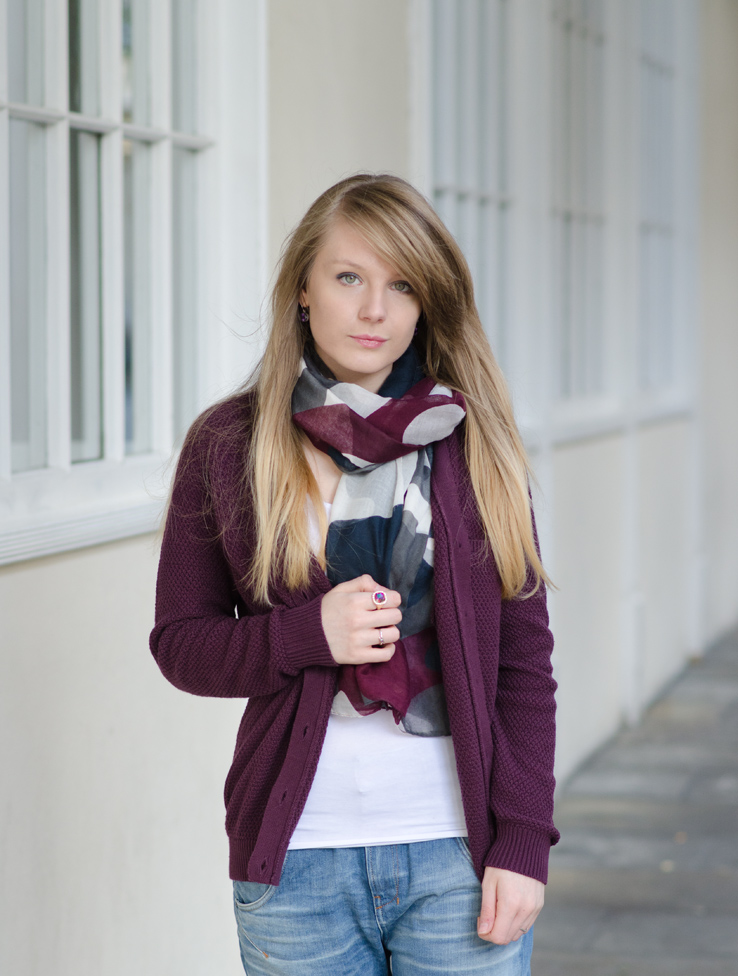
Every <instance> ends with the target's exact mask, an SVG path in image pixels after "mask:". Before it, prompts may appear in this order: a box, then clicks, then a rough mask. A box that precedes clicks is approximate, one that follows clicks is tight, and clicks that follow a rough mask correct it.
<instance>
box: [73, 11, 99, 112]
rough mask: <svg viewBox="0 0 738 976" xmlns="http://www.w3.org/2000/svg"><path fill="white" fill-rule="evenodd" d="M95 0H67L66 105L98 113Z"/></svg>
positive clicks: (76, 110) (75, 109)
mask: <svg viewBox="0 0 738 976" xmlns="http://www.w3.org/2000/svg"><path fill="white" fill-rule="evenodd" d="M98 26H99V21H98V8H97V0H69V108H70V109H71V110H72V112H83V113H84V114H85V115H97V113H98V112H99V110H100V103H99V97H98V87H99V86H98V76H99V62H98V49H99V43H98Z"/></svg>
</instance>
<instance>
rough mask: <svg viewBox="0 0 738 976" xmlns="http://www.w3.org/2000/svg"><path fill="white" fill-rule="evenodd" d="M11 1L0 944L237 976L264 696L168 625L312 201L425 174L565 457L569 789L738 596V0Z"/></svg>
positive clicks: (0, 187)
mask: <svg viewBox="0 0 738 976" xmlns="http://www.w3.org/2000/svg"><path fill="white" fill-rule="evenodd" d="M0 27H2V29H0V563H1V564H0V619H1V621H2V623H0V635H1V640H0V700H1V701H2V708H0V755H1V756H2V769H3V770H4V772H5V776H4V777H3V786H2V788H1V790H0V795H2V807H1V809H2V829H1V830H0V844H1V845H2V857H1V858H0V864H2V865H3V869H2V872H1V874H2V883H1V884H0V899H1V904H2V911H3V917H4V919H5V923H6V924H5V926H4V929H5V934H4V935H3V937H2V941H1V942H0V969H1V970H2V971H4V972H5V971H7V972H24V973H29V974H35V973H38V974H41V973H47V972H55V973H58V974H60V976H66V974H70V976H71V974H72V973H74V974H75V976H79V974H80V973H93V972H94V973H95V974H104V976H118V974H120V976H122V974H123V973H128V972H130V971H131V969H132V968H133V967H134V966H135V967H137V968H139V969H143V970H144V971H148V970H150V971H151V972H157V973H169V972H171V973H175V972H176V973H178V974H183V973H193V974H194V973H201V972H210V971H213V972H215V971H217V972H219V973H224V974H228V973H232V974H234V976H235V974H236V973H238V972H240V962H239V960H238V950H237V942H236V938H235V932H234V931H233V923H232V921H231V917H230V911H231V909H230V890H229V886H228V883H227V877H226V864H227V860H226V858H227V851H226V842H225V835H224V832H223V828H222V820H223V813H222V808H221V799H220V798H221V791H222V783H223V780H224V778H225V774H226V772H227V768H228V765H229V760H230V754H231V750H232V747H233V741H234V737H235V731H236V727H237V724H238V721H239V719H240V714H241V711H242V705H243V703H239V702H232V701H220V700H205V699H195V698H189V697H188V696H185V695H183V694H181V693H180V692H178V691H176V690H175V689H174V688H172V687H170V686H169V685H167V683H166V682H165V681H164V680H163V679H162V678H161V675H160V674H159V672H158V670H157V669H156V667H155V665H154V662H153V661H152V659H151V658H150V655H149V653H148V646H147V640H148V632H149V630H150V627H151V624H152V617H153V592H154V581H155V573H156V560H157V548H156V536H155V529H156V525H157V519H158V516H159V513H160V511H161V506H162V500H163V498H164V497H165V494H166V488H167V484H168V479H169V477H170V476H171V471H172V458H173V452H174V451H175V450H176V445H177V443H178V442H179V440H180V439H181V436H182V434H183V432H184V430H185V429H186V427H187V425H188V424H189V422H190V421H191V419H192V418H193V417H194V416H195V415H196V413H197V412H198V411H199V410H200V409H202V408H203V407H204V406H206V405H207V404H208V403H209V402H212V400H214V399H215V398H216V397H218V396H220V395H221V394H223V393H225V392H226V391H228V390H229V389H233V388H234V387H235V386H237V385H238V384H239V383H241V382H243V381H244V379H245V378H246V377H247V376H248V374H249V372H250V370H251V369H252V368H253V366H254V364H255V363H256V362H257V360H258V356H259V351H260V348H261V343H262V341H263V335H264V332H263V329H264V326H265V322H266V314H265V312H266V305H265V301H264V299H265V296H266V295H267V293H268V289H269V283H270V277H271V274H272V270H273V267H274V264H275V262H276V260H277V258H278V254H279V248H280V246H281V242H282V240H283V239H284V236H285V234H286V233H287V232H288V231H289V230H290V228H291V227H292V226H293V225H294V223H295V222H296V221H297V220H298V219H299V217H300V216H301V214H302V213H303V212H304V210H305V208H306V207H307V205H308V204H309V203H310V202H311V201H312V200H313V199H314V198H315V196H317V195H318V194H319V193H320V192H321V191H322V190H323V189H325V188H326V187H327V186H329V185H330V184H332V183H333V182H335V181H336V180H337V179H339V178H341V177H342V176H345V175H348V174H350V173H354V172H359V171H367V170H368V171H392V172H395V173H398V174H400V175H402V176H406V177H408V178H409V179H411V180H412V181H414V182H415V183H416V184H417V185H418V186H419V187H420V188H421V189H423V191H424V192H425V193H426V194H427V195H428V196H429V197H430V198H431V199H432V200H433V201H434V203H435V205H436V207H437V208H438V210H439V212H440V213H441V215H442V216H443V218H444V219H445V220H446V221H447V223H448V225H449V226H450V227H451V229H452V230H453V232H454V233H455V235H456V236H457V238H458V240H459V242H460V243H461V245H462V247H463V248H464V250H465V253H466V255H467V258H468V260H469V262H470V265H471V267H472V271H473V273H474V277H475V288H476V292H477V296H478V304H479V306H480V311H481V314H482V319H483V322H484V324H485V328H486V329H487V330H488V334H489V336H490V340H491V342H492V345H493V349H494V350H495V353H496V354H497V356H498V358H499V359H500V361H501V363H502V365H503V368H504V369H505V371H506V373H507V375H508V377H509V380H510V384H511V388H512V391H513V396H514V400H515V404H516V409H517V413H518V418H519V422H520V424H521V427H522V430H523V434H524V437H525V440H526V443H527V446H528V449H529V451H530V455H531V458H532V461H533V466H534V469H535V472H536V476H537V480H538V484H537V486H536V488H535V500H536V510H537V517H538V522H539V526H540V530H541V539H542V545H543V555H544V560H545V562H546V563H547V565H548V567H549V570H550V573H551V575H552V576H553V578H554V580H555V582H556V584H557V586H558V589H557V591H556V592H554V593H552V594H551V612H552V620H553V625H554V630H555V635H556V651H555V655H556V656H555V668H556V675H557V678H558V680H559V684H560V690H559V749H558V776H559V779H560V780H563V779H565V778H566V776H567V775H568V774H569V773H571V771H572V770H573V769H575V768H576V766H577V765H578V764H579V763H580V762H581V761H582V760H583V759H584V758H585V757H586V756H587V755H588V754H589V753H591V752H592V750H593V749H595V748H597V747H598V746H599V745H600V744H602V743H603V742H604V741H605V740H606V739H607V738H608V737H609V736H610V735H611V734H612V733H613V732H614V731H615V730H616V729H617V728H618V727H619V726H620V725H621V724H622V723H624V722H633V721H637V719H638V717H639V715H640V714H641V712H642V710H643V708H644V707H645V706H646V705H647V704H648V703H649V702H650V701H651V700H652V699H653V698H654V696H655V695H657V694H658V693H659V691H660V689H662V688H663V687H664V685H665V683H666V682H668V680H669V679H670V678H671V677H672V676H673V675H674V674H675V673H677V672H678V671H679V670H680V668H681V667H683V665H684V663H685V662H686V660H687V659H688V658H689V657H691V656H694V655H699V654H701V653H703V652H704V650H705V649H706V648H707V647H708V646H709V645H710V643H711V642H712V641H713V640H715V639H716V638H717V637H719V636H720V635H721V634H723V633H724V632H726V631H727V630H728V629H730V628H731V627H733V626H735V624H736V623H737V622H738V587H737V586H736V585H735V581H736V578H738V519H737V518H736V516H735V506H734V501H733V496H732V488H733V486H734V485H735V484H736V483H737V482H738V445H737V444H736V435H735V429H736V425H737V424H738V384H736V383H735V381H734V377H733V372H734V370H735V367H736V365H737V364H738V277H736V274H735V268H736V267H738V177H736V174H737V173H738V113H737V112H736V103H737V102H738V67H737V66H738V0H541V2H540V3H539V2H533V0H457V2H453V0H401V2H398V0H376V2H374V3H372V4H371V6H370V7H369V8H367V5H365V4H359V3H353V2H351V0H319V2H314V3H309V4H306V3H301V2H299V0H212V2H208V3H207V4H206V3H204V0H177V2H176V3H175V2H174V0H149V2H145V0H69V2H66V0H0ZM39 909H40V912H39ZM39 915H40V916H41V918H42V919H43V920H44V931H43V935H41V933H39V931H38V929H39V926H38V919H39Z"/></svg>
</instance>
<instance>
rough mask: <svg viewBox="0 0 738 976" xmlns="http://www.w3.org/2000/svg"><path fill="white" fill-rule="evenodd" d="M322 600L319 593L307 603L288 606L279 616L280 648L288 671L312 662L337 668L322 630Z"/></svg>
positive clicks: (311, 664)
mask: <svg viewBox="0 0 738 976" xmlns="http://www.w3.org/2000/svg"><path fill="white" fill-rule="evenodd" d="M322 602H323V595H322V594H321V595H320V596H318V597H316V598H315V599H314V600H310V602H309V603H303V604H301V605H300V606H299V607H290V609H289V610H285V611H284V613H282V615H281V621H280V623H281V627H282V650H283V653H284V656H285V660H286V662H287V671H288V673H292V674H298V673H299V672H300V671H301V670H302V669H303V668H309V667H312V666H313V665H320V666H322V667H326V668H336V667H338V665H337V664H336V661H335V659H334V657H333V655H332V654H331V651H330V648H329V647H328V641H327V640H326V639H325V633H324V631H323V620H322V617H321V612H320V608H321V604H322Z"/></svg>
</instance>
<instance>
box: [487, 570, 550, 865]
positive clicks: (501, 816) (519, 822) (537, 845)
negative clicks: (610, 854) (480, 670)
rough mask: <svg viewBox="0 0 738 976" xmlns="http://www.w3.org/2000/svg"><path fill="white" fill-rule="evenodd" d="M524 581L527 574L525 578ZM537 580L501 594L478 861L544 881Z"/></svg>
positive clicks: (545, 777)
mask: <svg viewBox="0 0 738 976" xmlns="http://www.w3.org/2000/svg"><path fill="white" fill-rule="evenodd" d="M530 582H531V581H530V580H529V583H530ZM552 649H553V636H552V634H551V631H550V629H549V626H548V611H547V608H546V587H545V585H544V584H543V583H541V585H540V586H539V588H538V590H537V591H536V592H535V593H534V594H533V596H529V597H527V598H516V599H512V600H503V602H502V607H501V617H500V658H499V671H498V679H497V697H496V702H495V713H494V719H493V723H492V737H493V743H494V751H493V758H492V789H491V794H490V803H491V807H492V813H493V816H494V822H495V828H496V831H495V839H494V841H493V843H492V846H491V848H490V850H489V852H488V855H487V857H486V858H485V862H484V863H485V864H486V865H490V866H494V867H500V868H506V869H508V870H511V871H516V872H517V873H519V874H526V875H528V876H529V877H533V878H537V879H538V880H540V881H543V882H545V881H546V880H547V872H548V856H549V850H550V847H551V845H552V844H555V843H556V842H557V841H558V839H559V833H558V831H557V830H556V828H555V827H554V824H553V819H552V818H553V793H554V785H555V783H554V776H553V763H554V746H555V713H556V704H555V700H554V692H555V690H556V682H555V681H554V678H553V675H552V669H551V651H552Z"/></svg>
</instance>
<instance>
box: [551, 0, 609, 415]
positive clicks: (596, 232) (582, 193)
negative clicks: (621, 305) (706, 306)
mask: <svg viewBox="0 0 738 976" xmlns="http://www.w3.org/2000/svg"><path fill="white" fill-rule="evenodd" d="M603 23H604V21H603V6H602V3H601V2H600V0H589V2H587V3H586V4H581V5H580V4H575V5H573V6H570V7H569V8H568V11H567V10H566V8H565V7H564V5H561V6H559V7H557V8H556V15H555V17H554V21H553V30H552V35H551V38H552V51H551V54H552V57H551V62H552V65H553V125H552V132H553V153H552V160H551V166H552V180H551V186H552V204H553V207H552V214H553V227H552V259H553V274H554V278H555V281H554V295H555V307H554V310H553V317H554V322H555V329H556V342H557V347H558V361H557V368H556V376H555V388H556V392H557V394H558V395H559V396H561V397H564V398H567V397H578V396H592V395H597V394H600V393H603V392H604V391H605V386H606V382H605V370H604V355H605V334H604V304H603V302H604V292H603V273H604V264H603V262H604V250H603V241H604V233H605V215H604V190H603V186H604V182H603V180H604V131H605V130H604V123H603V119H604V117H605V109H604V105H605V95H604V71H605V43H606V39H605V36H604V34H603V33H602V29H601V25H602V24H603Z"/></svg>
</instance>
